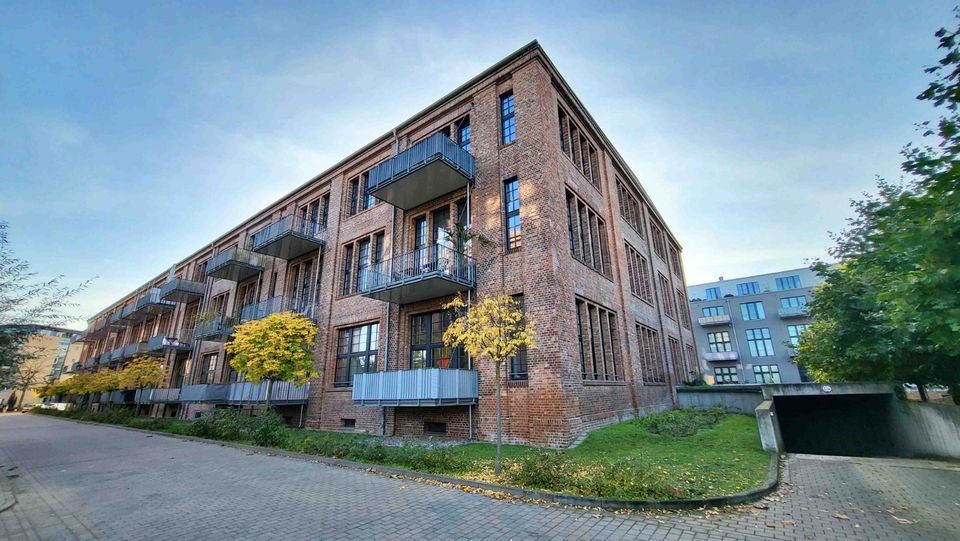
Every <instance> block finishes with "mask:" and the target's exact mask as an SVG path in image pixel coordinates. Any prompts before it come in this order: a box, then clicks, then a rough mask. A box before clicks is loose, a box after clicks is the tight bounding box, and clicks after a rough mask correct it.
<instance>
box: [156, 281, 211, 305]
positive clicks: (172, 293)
mask: <svg viewBox="0 0 960 541" xmlns="http://www.w3.org/2000/svg"><path fill="white" fill-rule="evenodd" d="M206 290H207V285H206V284H204V283H203V282H194V281H193V280H187V279H185V278H174V279H173V280H170V281H169V282H167V283H165V284H163V285H162V286H160V298H161V299H163V300H165V301H170V302H180V303H188V302H193V301H196V300H199V299H201V298H203V294H204V293H205V292H206Z"/></svg>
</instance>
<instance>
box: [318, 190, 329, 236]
mask: <svg viewBox="0 0 960 541" xmlns="http://www.w3.org/2000/svg"><path fill="white" fill-rule="evenodd" d="M319 221H320V226H321V227H322V228H323V229H326V228H327V223H328V222H329V221H330V194H324V196H323V197H321V198H320V218H319Z"/></svg>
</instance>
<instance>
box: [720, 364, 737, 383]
mask: <svg viewBox="0 0 960 541" xmlns="http://www.w3.org/2000/svg"><path fill="white" fill-rule="evenodd" d="M713 374H714V377H715V378H716V380H717V385H723V384H726V383H740V379H739V378H738V377H737V367H736V366H718V367H716V368H714V369H713Z"/></svg>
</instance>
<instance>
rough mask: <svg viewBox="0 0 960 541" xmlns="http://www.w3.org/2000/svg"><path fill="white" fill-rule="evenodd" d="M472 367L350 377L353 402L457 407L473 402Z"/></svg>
mask: <svg viewBox="0 0 960 541" xmlns="http://www.w3.org/2000/svg"><path fill="white" fill-rule="evenodd" d="M478 389H479V383H478V378H477V372H476V371H475V370H459V369H454V368H418V369H416V370H393V371H387V372H370V373H367V374H357V375H355V376H353V402H354V403H355V404H358V405H362V406H458V405H467V404H476V403H477V398H478V397H479V394H478Z"/></svg>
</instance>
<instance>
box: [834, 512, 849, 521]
mask: <svg viewBox="0 0 960 541" xmlns="http://www.w3.org/2000/svg"><path fill="white" fill-rule="evenodd" d="M833 518H838V519H840V520H850V517H848V516H847V515H844V514H843V513H837V514H836V515H833Z"/></svg>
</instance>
